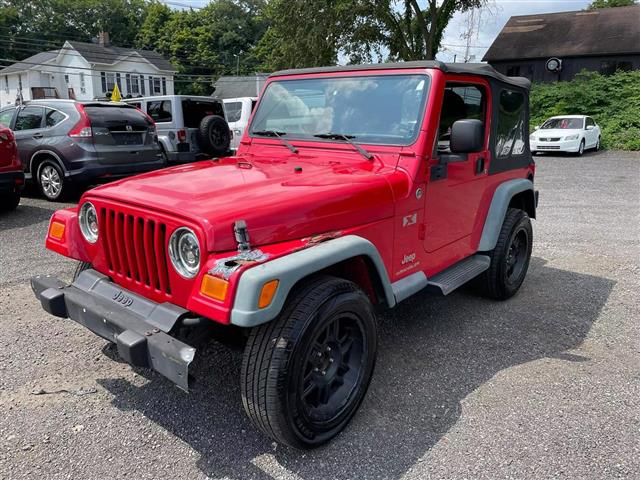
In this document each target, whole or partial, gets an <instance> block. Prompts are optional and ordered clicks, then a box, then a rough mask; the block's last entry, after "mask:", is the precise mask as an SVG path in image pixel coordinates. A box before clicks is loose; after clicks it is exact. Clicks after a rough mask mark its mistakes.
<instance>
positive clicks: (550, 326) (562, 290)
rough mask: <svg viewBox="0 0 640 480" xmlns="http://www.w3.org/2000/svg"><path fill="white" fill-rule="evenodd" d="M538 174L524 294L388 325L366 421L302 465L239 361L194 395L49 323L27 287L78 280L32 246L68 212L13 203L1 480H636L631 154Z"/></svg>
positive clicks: (204, 365)
mask: <svg viewBox="0 0 640 480" xmlns="http://www.w3.org/2000/svg"><path fill="white" fill-rule="evenodd" d="M537 161H538V174H537V179H536V182H537V188H539V189H540V206H539V216H538V218H539V219H538V220H537V221H535V222H534V236H535V237H536V238H535V246H534V252H533V255H534V258H533V259H532V264H531V268H530V270H529V275H528V277H527V280H526V281H525V284H524V286H523V288H522V290H521V291H520V293H519V294H518V295H517V296H516V297H515V298H513V299H511V300H509V301H507V302H504V303H494V302H492V301H488V300H484V299H482V298H479V297H477V296H475V295H474V293H473V291H472V290H470V289H464V290H463V291H459V292H456V293H454V294H452V295H450V296H448V297H446V298H438V297H429V296H427V295H426V294H419V295H417V296H415V297H413V298H411V299H409V300H407V301H405V302H403V303H402V304H401V305H399V306H398V307H397V308H396V309H395V310H393V311H391V312H389V313H388V314H386V315H384V316H383V317H382V318H381V319H380V323H381V348H380V352H379V357H378V364H377V370H376V374H375V376H374V380H373V383H372V385H371V388H370V390H369V393H368V395H367V398H366V400H365V402H364V404H363V406H362V408H361V410H360V412H359V414H358V415H357V416H356V418H355V420H354V421H353V422H352V423H351V425H350V426H349V427H348V428H347V430H346V431H345V432H344V433H343V434H342V435H340V436H339V437H338V438H337V439H336V440H335V441H334V442H333V443H331V444H330V445H328V446H326V447H323V448H321V449H318V450H315V451H311V452H299V451H294V450H291V449H288V448H285V447H282V446H276V445H275V444H274V443H272V442H271V441H270V440H267V439H265V438H264V437H262V436H261V435H260V434H259V433H257V432H256V431H255V430H254V429H253V428H252V427H251V425H250V424H249V422H248V420H247V418H246V417H245V415H244V412H243V410H242V405H241V402H240V388H239V382H238V378H239V364H240V360H241V352H240V351H238V350H232V349H229V348H227V347H224V346H221V345H219V344H216V343H212V344H210V345H209V346H208V347H207V348H206V350H207V351H206V354H205V355H203V356H202V357H201V359H200V362H199V364H198V365H197V366H196V372H195V373H196V375H197V376H198V377H199V381H198V383H196V385H195V388H194V389H193V391H192V393H191V394H189V395H187V394H184V393H182V392H181V391H180V390H178V389H177V388H175V387H174V386H172V385H171V384H170V383H169V382H168V381H166V380H164V379H163V378H162V377H161V376H159V375H156V374H154V373H153V372H149V371H145V370H136V371H134V370H133V369H132V368H131V367H129V366H128V365H126V364H123V363H120V362H117V361H114V359H115V358H116V356H117V354H115V353H114V351H113V349H112V348H110V347H108V346H107V343H106V342H105V341H103V340H101V339H99V338H98V337H96V336H94V335H93V334H91V333H89V332H88V331H86V330H85V329H83V328H82V327H80V326H79V325H77V324H75V323H74V322H72V321H68V320H61V319H57V318H54V317H51V316H49V315H47V314H46V313H45V312H44V311H43V310H42V309H41V308H40V306H39V305H38V304H37V303H36V301H35V299H34V297H33V295H32V293H31V290H30V288H29V285H28V278H29V277H30V276H31V275H34V274H36V273H52V274H60V275H63V276H66V277H69V276H70V275H71V272H72V269H73V264H72V263H71V262H69V261H67V260H64V259H63V258H62V257H59V256H57V255H54V254H53V253H51V252H47V251H45V250H44V248H43V241H44V237H45V234H46V230H47V224H48V219H49V216H50V215H51V212H52V211H53V210H54V209H55V208H60V207H63V206H64V205H61V204H58V205H54V204H50V203H47V202H45V201H44V200H41V199H37V198H26V199H24V200H23V202H22V204H21V206H20V207H19V208H18V210H17V211H16V212H14V213H12V214H8V215H4V216H2V217H0V478H6V479H14V478H96V479H98V478H123V477H132V478H140V479H142V478H164V477H173V478H190V479H196V478H207V477H208V478H231V479H240V478H266V479H269V478H278V479H324V478H327V479H329V478H358V479H364V478H407V479H423V478H446V479H451V478H461V479H462V478H474V479H475V478H487V479H497V478H517V479H521V478H532V479H540V478H597V479H602V478H636V479H637V478H640V400H639V397H640V355H639V354H640V341H639V338H640V336H639V334H640V327H639V321H640V308H639V304H640V302H639V301H638V291H639V290H638V287H639V286H640V285H639V281H638V279H639V273H640V272H639V271H640V260H639V259H640V249H639V243H640V233H639V225H640V218H639V213H638V212H639V209H640V155H639V154H637V153H636V154H633V153H624V152H605V153H599V154H593V153H592V154H587V155H585V156H584V157H583V158H576V157H570V156H567V157H561V158H557V157H537ZM45 392H50V393H45ZM37 393H39V394H37Z"/></svg>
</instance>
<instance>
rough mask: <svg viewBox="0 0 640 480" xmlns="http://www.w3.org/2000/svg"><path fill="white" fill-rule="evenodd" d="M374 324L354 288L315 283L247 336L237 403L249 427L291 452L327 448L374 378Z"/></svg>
mask: <svg viewBox="0 0 640 480" xmlns="http://www.w3.org/2000/svg"><path fill="white" fill-rule="evenodd" d="M376 336H377V333H376V322H375V315H374V312H373V307H372V305H371V302H370V301H369V298H368V297H367V296H366V295H365V294H364V293H363V292H362V290H360V289H359V288H358V287H357V286H356V285H355V284H354V283H352V282H349V281H346V280H343V279H340V278H335V277H318V278H315V279H313V280H312V281H310V282H308V283H307V284H306V285H304V286H303V287H301V288H298V289H297V291H296V292H295V293H293V294H292V295H290V296H289V299H288V300H287V303H286V305H285V307H284V309H283V311H282V313H281V314H280V315H279V316H278V317H277V318H276V319H275V320H273V321H271V322H269V323H267V324H264V325H261V326H259V327H256V328H254V329H253V330H252V331H251V334H250V336H249V340H248V342H247V346H246V348H245V353H244V359H243V362H242V384H241V387H242V403H243V405H244V408H245V411H246V412H247V415H248V416H249V418H250V419H251V421H252V422H253V424H254V425H255V426H256V427H257V428H258V429H259V430H261V431H262V432H263V433H265V434H266V435H268V436H269V437H271V438H273V439H274V440H276V441H278V442H281V443H284V444H287V445H290V446H292V447H296V448H313V447H317V446H318V445H321V444H323V443H325V442H328V441H329V440H331V439H332V438H333V437H335V436H336V435H337V434H338V433H340V432H341V431H342V429H344V428H345V426H346V425H347V424H348V423H349V421H350V420H351V418H352V417H353V416H354V414H355V413H356V411H357V409H358V407H359V406H360V403H361V402H362V399H363V398H364V395H365V393H366V391H367V388H368V386H369V381H370V380H371V376H372V374H373V369H374V365H375V358H376V350H377V338H376Z"/></svg>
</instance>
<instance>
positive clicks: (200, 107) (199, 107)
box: [182, 99, 225, 128]
mask: <svg viewBox="0 0 640 480" xmlns="http://www.w3.org/2000/svg"><path fill="white" fill-rule="evenodd" d="M182 115H183V116H184V126H185V127H187V128H198V127H199V126H200V122H201V121H202V119H203V118H204V117H206V116H208V115H218V116H220V117H222V118H225V116H224V111H223V108H222V102H207V101H202V100H189V99H185V100H182Z"/></svg>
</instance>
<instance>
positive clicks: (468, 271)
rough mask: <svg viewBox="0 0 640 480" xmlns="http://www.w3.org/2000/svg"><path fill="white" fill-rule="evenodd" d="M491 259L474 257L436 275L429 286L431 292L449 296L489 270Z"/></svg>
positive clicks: (482, 256)
mask: <svg viewBox="0 0 640 480" xmlns="http://www.w3.org/2000/svg"><path fill="white" fill-rule="evenodd" d="M490 263H491V259H490V258H489V257H487V256H486V255H474V256H472V257H469V258H465V259H464V260H462V261H460V262H458V263H456V264H455V265H452V266H450V267H449V268H447V269H446V270H443V271H442V272H440V273H438V274H436V275H434V276H433V277H431V278H430V279H429V283H428V285H427V287H428V289H429V291H432V292H435V293H440V294H442V295H449V294H450V293H451V292H453V291H454V290H455V289H456V288H458V287H460V286H462V285H464V284H465V283H467V282H468V281H469V280H471V279H473V278H475V277H477V276H478V275H480V274H481V273H482V272H484V271H485V270H487V269H488V268H489V265H490Z"/></svg>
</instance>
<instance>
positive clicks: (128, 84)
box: [124, 73, 131, 93]
mask: <svg viewBox="0 0 640 480" xmlns="http://www.w3.org/2000/svg"><path fill="white" fill-rule="evenodd" d="M124 78H125V83H126V84H127V93H131V74H130V73H127V74H126V75H125V77H124Z"/></svg>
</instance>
